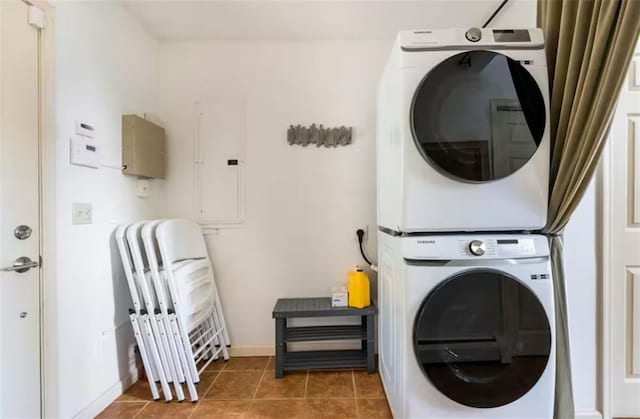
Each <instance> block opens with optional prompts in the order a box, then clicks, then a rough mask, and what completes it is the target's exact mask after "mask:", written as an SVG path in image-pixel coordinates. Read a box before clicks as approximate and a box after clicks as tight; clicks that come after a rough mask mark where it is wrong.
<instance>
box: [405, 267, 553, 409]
mask: <svg viewBox="0 0 640 419" xmlns="http://www.w3.org/2000/svg"><path fill="white" fill-rule="evenodd" d="M413 345H414V351H415V355H416V359H417V361H418V364H419V365H420V368H421V369H422V372H423V373H424V374H425V376H426V377H427V378H428V379H429V380H430V381H431V383H432V384H433V385H434V386H435V387H436V388H437V389H438V390H439V391H440V392H441V393H442V394H444V395H445V396H447V397H449V398H450V399H452V400H454V401H456V402H458V403H461V404H463V405H466V406H471V407H480V408H491V407H498V406H503V405H506V404H508V403H511V402H513V401H515V400H518V399H519V398H520V397H522V396H524V395H525V394H526V393H527V392H528V391H529V390H531V388H532V387H533V386H534V385H535V384H536V382H537V381H538V379H539V378H540V377H541V376H542V373H543V372H544V370H545V368H546V365H547V361H548V359H549V356H550V351H551V329H550V327H549V321H548V319H547V315H546V313H545V310H544V308H543V307H542V304H541V303H540V301H539V300H538V298H537V297H536V296H535V295H534V294H533V292H532V291H531V290H530V289H529V288H528V287H526V286H525V285H523V284H522V283H521V282H520V281H518V280H517V279H515V278H514V277H512V276H510V275H508V274H506V273H504V272H500V271H496V270H490V269H473V270H469V271H464V272H462V273H459V274H457V275H455V276H452V277H450V278H448V279H446V280H445V281H443V282H442V283H440V284H439V285H438V286H437V287H436V288H434V289H433V290H432V292H431V293H430V294H429V295H428V296H427V297H426V298H425V299H424V301H423V302H422V305H421V306H420V308H419V310H418V313H417V316H416V319H415V323H414V329H413Z"/></svg>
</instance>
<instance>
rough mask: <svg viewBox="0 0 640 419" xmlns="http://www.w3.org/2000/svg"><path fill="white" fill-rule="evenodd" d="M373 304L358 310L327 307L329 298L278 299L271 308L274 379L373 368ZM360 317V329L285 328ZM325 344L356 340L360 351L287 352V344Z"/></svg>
mask: <svg viewBox="0 0 640 419" xmlns="http://www.w3.org/2000/svg"><path fill="white" fill-rule="evenodd" d="M376 312H377V310H376V307H375V306H374V305H373V303H372V304H371V305H370V306H369V307H365V308H362V309H358V308H352V307H331V299H330V298H328V297H327V298H280V299H279V300H278V301H277V302H276V305H275V307H274V308H273V313H272V315H273V318H274V319H275V320H276V369H275V373H276V377H277V378H280V377H283V376H284V372H285V371H296V370H307V369H323V368H367V371H368V372H369V373H374V372H376V366H375V354H374V352H375V315H376ZM343 316H360V317H361V318H362V320H361V324H360V325H331V326H304V327H302V326H301V327H288V325H287V319H290V318H313V317H343ZM328 340H358V341H360V342H361V345H362V348H361V349H360V350H328V351H297V352H293V351H288V350H287V344H288V343H295V342H313V341H328Z"/></svg>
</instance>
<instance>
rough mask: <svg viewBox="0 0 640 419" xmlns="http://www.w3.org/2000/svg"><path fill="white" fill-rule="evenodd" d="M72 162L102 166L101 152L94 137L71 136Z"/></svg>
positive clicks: (86, 165)
mask: <svg viewBox="0 0 640 419" xmlns="http://www.w3.org/2000/svg"><path fill="white" fill-rule="evenodd" d="M70 144H71V164H75V165H78V166H85V167H92V168H94V169H97V168H98V167H100V155H99V154H100V153H99V152H98V146H97V145H96V143H95V141H93V139H91V138H88V137H81V136H73V137H71V142H70Z"/></svg>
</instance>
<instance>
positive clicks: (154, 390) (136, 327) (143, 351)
mask: <svg viewBox="0 0 640 419" xmlns="http://www.w3.org/2000/svg"><path fill="white" fill-rule="evenodd" d="M129 320H131V327H132V328H133V335H134V336H135V338H136V343H137V345H138V349H139V350H140V357H141V358H142V366H143V368H144V372H145V374H146V375H147V380H149V387H151V395H152V396H153V400H158V399H159V398H160V392H159V391H158V386H157V385H156V381H155V376H154V374H153V373H152V371H151V360H150V359H149V355H148V353H147V346H146V345H145V343H144V337H143V335H142V331H141V330H140V324H139V323H138V315H137V314H136V313H135V312H133V313H132V312H131V311H130V312H129Z"/></svg>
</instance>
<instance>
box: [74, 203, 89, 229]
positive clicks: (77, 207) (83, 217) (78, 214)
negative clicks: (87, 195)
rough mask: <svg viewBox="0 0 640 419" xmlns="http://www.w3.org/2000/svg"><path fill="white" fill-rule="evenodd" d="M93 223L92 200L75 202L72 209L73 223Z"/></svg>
mask: <svg viewBox="0 0 640 419" xmlns="http://www.w3.org/2000/svg"><path fill="white" fill-rule="evenodd" d="M91 223H93V205H92V204H91V203H90V202H74V203H73V204H72V209H71V224H74V225H76V224H91Z"/></svg>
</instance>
